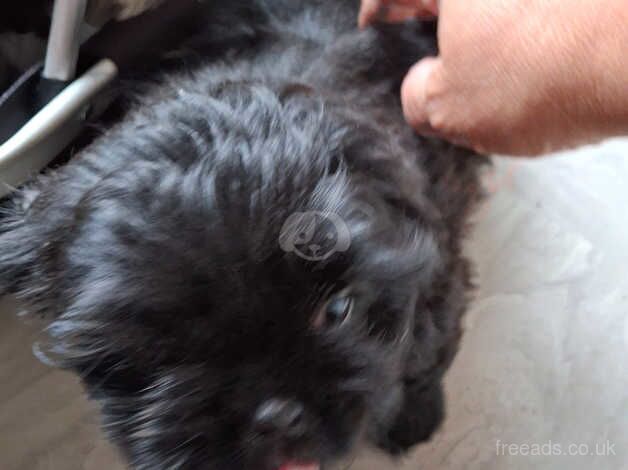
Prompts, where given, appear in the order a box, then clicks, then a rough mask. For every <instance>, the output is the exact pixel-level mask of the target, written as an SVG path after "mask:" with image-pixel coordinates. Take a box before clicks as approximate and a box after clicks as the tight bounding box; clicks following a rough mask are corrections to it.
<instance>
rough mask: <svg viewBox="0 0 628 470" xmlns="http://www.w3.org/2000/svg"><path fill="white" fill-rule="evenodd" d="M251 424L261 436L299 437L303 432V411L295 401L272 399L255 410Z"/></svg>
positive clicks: (301, 406)
mask: <svg viewBox="0 0 628 470" xmlns="http://www.w3.org/2000/svg"><path fill="white" fill-rule="evenodd" d="M253 422H254V423H253V424H254V426H255V429H256V430H257V431H258V432H261V433H263V434H274V433H277V434H281V435H284V436H288V437H300V436H301V435H302V434H303V433H304V431H305V409H304V408H303V405H302V404H301V403H299V402H297V401H295V400H284V399H279V398H273V399H271V400H267V401H265V402H264V403H262V404H261V405H260V406H259V408H257V411H256V412H255V416H254V417H253Z"/></svg>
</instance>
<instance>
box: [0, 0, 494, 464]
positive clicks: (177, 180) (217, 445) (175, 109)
mask: <svg viewBox="0 0 628 470" xmlns="http://www.w3.org/2000/svg"><path fill="white" fill-rule="evenodd" d="M357 4H358V2H357V1H353V0H351V1H349V0H318V1H315V0H311V1H295V0H258V1H254V2H253V1H247V2H234V1H231V2H227V1H225V2H220V1H217V0H214V1H210V2H208V4H207V21H206V22H207V29H206V31H205V32H204V33H202V34H201V35H199V36H198V37H197V38H195V39H194V40H192V41H190V42H189V44H188V46H187V48H186V49H185V50H186V51H188V52H190V51H193V52H194V54H195V57H196V59H197V60H196V61H192V60H190V61H189V62H188V64H195V65H190V66H189V67H187V69H186V70H185V71H179V72H177V73H171V74H168V75H167V76H166V77H165V78H164V79H163V81H162V83H161V84H160V85H157V86H153V87H152V88H151V90H150V91H149V92H147V93H146V94H145V96H144V98H143V99H142V103H141V104H139V105H138V106H136V108H135V109H134V110H133V111H132V112H131V113H130V114H129V115H128V116H127V117H126V118H125V119H124V120H123V122H121V123H120V124H118V125H117V126H115V127H114V128H113V129H111V130H110V131H108V132H107V133H105V135H103V136H102V137H101V138H99V139H97V141H96V142H95V143H94V144H92V145H91V146H90V147H88V148H87V149H86V150H85V151H83V152H82V154H81V155H79V156H77V157H76V158H74V159H73V161H72V162H70V163H69V164H67V165H66V166H65V167H63V168H61V169H60V170H58V171H56V172H54V173H51V174H49V175H48V176H45V177H42V178H40V179H39V180H38V181H37V182H35V183H34V184H32V185H31V186H30V187H28V188H26V189H24V190H23V191H21V192H20V193H18V194H17V195H16V196H14V197H13V199H12V201H11V204H10V205H9V206H8V208H6V210H5V216H4V220H3V222H2V228H1V229H0V292H5V293H15V294H17V295H18V296H19V297H20V298H21V299H22V300H23V301H24V302H25V303H26V304H27V305H28V306H29V309H30V311H31V312H34V313H44V314H46V315H47V316H49V317H50V318H51V319H52V321H51V326H50V335H51V344H50V348H49V350H48V351H47V353H48V355H49V356H50V357H51V358H52V359H54V360H55V361H56V362H57V363H58V364H59V365H60V366H62V367H64V368H67V369H71V370H73V371H75V372H76V373H77V374H79V375H80V376H81V378H82V379H83V381H84V383H85V385H86V387H87V390H88V391H89V394H90V396H91V397H92V398H93V399H95V400H97V401H98V402H99V404H100V407H101V409H102V415H103V421H104V428H105V430H106V431H107V433H108V435H109V436H110V437H111V439H112V440H113V441H114V442H115V443H116V444H118V446H119V447H120V448H121V450H122V451H123V453H124V454H125V455H126V457H127V458H128V461H129V462H130V464H131V465H132V466H133V467H134V468H137V469H150V470H156V469H172V468H178V469H195V470H196V469H209V470H238V469H252V470H277V469H281V470H290V469H292V470H297V469H316V468H320V467H321V466H324V465H327V464H328V463H330V462H333V461H335V460H336V459H338V458H340V457H343V456H345V455H346V454H347V453H349V452H351V450H352V449H353V448H354V447H355V446H356V445H358V444H361V443H365V442H366V443H368V444H372V445H375V446H379V447H380V448H381V449H384V450H386V451H388V452H391V453H399V452H403V451H405V450H406V449H408V448H409V447H411V446H412V445H414V444H416V443H418V442H420V441H422V440H425V439H427V438H429V436H430V435H431V433H432V432H433V431H434V429H435V428H436V427H437V425H438V424H439V422H440V420H441V419H442V415H443V399H442V392H441V379H442V376H443V373H444V371H445V369H446V368H447V367H448V365H449V364H450V362H451V360H452V358H453V356H454V353H455V351H456V348H457V344H458V340H459V337H460V317H461V315H462V313H463V312H464V310H465V306H466V300H467V289H468V287H469V272H468V266H467V263H466V262H465V260H464V258H463V257H462V256H461V253H460V246H459V245H460V240H461V238H462V236H463V233H464V229H465V219H466V217H467V216H468V214H469V211H470V209H471V208H472V206H473V205H474V203H475V202H476V201H477V200H478V198H479V187H478V183H477V179H476V173H477V168H478V166H479V164H480V163H481V162H482V159H481V158H480V157H478V156H476V155H474V154H472V153H470V152H467V151H464V150H461V149H459V148H456V147H453V146H452V145H450V144H447V143H444V142H441V141H438V140H434V139H425V138H421V137H418V136H417V135H415V134H414V133H413V131H412V130H411V129H409V128H408V126H407V125H406V124H405V122H404V120H403V117H402V114H401V110H400V103H399V99H398V95H399V85H400V81H401V79H402V77H403V75H404V73H405V72H406V70H407V69H408V67H409V66H410V65H411V64H412V63H414V62H415V61H416V60H418V59H419V58H420V57H421V56H422V55H425V54H427V53H434V31H433V26H431V25H423V26H421V25H418V24H416V23H414V24H406V25H403V26H398V27H397V26H396V27H385V26H381V27H378V28H374V29H370V30H366V31H362V32H360V31H358V30H356V28H355V26H354V24H355V18H356V14H357V7H358V5H357ZM217 51H220V55H219V56H216V52H217Z"/></svg>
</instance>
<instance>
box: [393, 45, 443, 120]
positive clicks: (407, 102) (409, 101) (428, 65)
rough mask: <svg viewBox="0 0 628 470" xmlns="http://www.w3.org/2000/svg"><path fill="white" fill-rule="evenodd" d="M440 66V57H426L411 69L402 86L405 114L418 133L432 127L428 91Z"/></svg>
mask: <svg viewBox="0 0 628 470" xmlns="http://www.w3.org/2000/svg"><path fill="white" fill-rule="evenodd" d="M439 64H440V59H439V58H438V57H425V58H424V59H422V60H421V61H420V62H418V63H417V64H416V65H414V67H412V68H411V69H410V71H409V72H408V74H407V75H406V78H405V79H404V81H403V84H402V85H401V103H402V106H403V114H404V116H405V118H406V121H408V124H410V125H411V126H412V127H413V128H414V129H416V130H418V131H420V130H421V129H425V128H427V127H428V126H429V125H430V122H429V114H428V109H427V95H426V89H427V83H428V81H429V80H430V78H431V76H432V74H433V73H434V70H435V69H436V67H437V66H439Z"/></svg>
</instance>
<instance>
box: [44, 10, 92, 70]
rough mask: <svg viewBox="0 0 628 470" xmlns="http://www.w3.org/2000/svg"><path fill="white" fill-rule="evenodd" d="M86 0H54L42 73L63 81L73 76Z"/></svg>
mask: <svg viewBox="0 0 628 470" xmlns="http://www.w3.org/2000/svg"><path fill="white" fill-rule="evenodd" d="M86 7H87V0H55V4H54V9H53V11H52V23H51V25H50V35H49V38H48V49H47V51H46V62H45V66H44V72H43V76H44V78H48V79H51V80H60V81H63V82H67V81H69V80H71V79H72V78H74V74H75V73H76V63H77V61H78V52H79V46H80V42H81V41H80V40H81V37H80V36H81V26H82V24H83V20H84V19H85V10H86Z"/></svg>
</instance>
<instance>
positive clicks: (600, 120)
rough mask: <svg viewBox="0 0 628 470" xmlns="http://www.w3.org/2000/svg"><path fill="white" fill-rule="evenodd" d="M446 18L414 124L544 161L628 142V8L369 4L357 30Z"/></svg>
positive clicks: (497, 2) (420, 70) (408, 100)
mask: <svg viewBox="0 0 628 470" xmlns="http://www.w3.org/2000/svg"><path fill="white" fill-rule="evenodd" d="M428 15H439V33H438V36H439V38H438V39H439V47H440V55H439V56H438V57H429V58H425V59H423V60H422V61H421V62H419V63H418V64H416V65H415V66H414V67H413V68H412V69H411V70H410V72H409V73H408V75H407V77H406V79H405V81H404V84H403V86H402V102H403V108H404V114H405V116H406V119H407V120H408V122H409V123H410V125H412V126H413V127H414V128H415V129H416V130H417V131H418V132H422V133H427V134H436V135H440V136H442V137H444V138H448V139H450V140H452V141H454V142H456V143H460V144H462V145H466V146H469V147H472V148H474V149H476V150H478V151H481V152H485V153H487V152H491V153H505V154H511V155H529V156H531V155H540V154H544V153H548V152H550V151H554V150H559V149H564V148H569V147H575V146H577V145H581V144H585V143H592V142H595V141H598V140H601V139H604V138H606V137H612V136H618V135H625V134H628V3H627V2H626V0H600V1H591V0H464V1H459V0H441V1H440V2H437V0H363V1H362V10H361V12H360V17H359V23H360V25H361V27H366V26H368V24H370V23H371V22H373V21H376V20H377V21H380V20H383V21H402V20H406V19H409V18H415V17H422V16H428Z"/></svg>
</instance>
